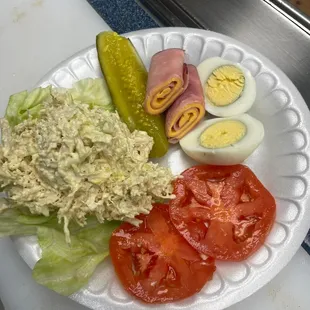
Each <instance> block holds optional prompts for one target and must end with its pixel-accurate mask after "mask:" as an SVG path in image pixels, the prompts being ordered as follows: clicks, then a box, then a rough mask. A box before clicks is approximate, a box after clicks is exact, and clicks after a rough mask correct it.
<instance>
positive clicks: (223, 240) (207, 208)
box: [170, 165, 276, 261]
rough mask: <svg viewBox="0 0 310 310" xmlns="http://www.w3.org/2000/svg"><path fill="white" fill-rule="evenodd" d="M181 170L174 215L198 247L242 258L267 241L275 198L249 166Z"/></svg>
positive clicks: (218, 256) (225, 256)
mask: <svg viewBox="0 0 310 310" xmlns="http://www.w3.org/2000/svg"><path fill="white" fill-rule="evenodd" d="M182 175H183V178H180V179H177V180H176V181H175V184H174V194H175V195H176V198H175V199H174V200H172V201H171V202H170V217H171V220H172V222H173V224H174V226H175V227H176V228H177V229H178V231H179V232H180V233H181V234H182V235H183V237H184V238H185V239H186V240H187V241H188V242H189V243H190V244H191V245H192V246H193V247H194V248H195V249H196V250H197V251H199V252H200V253H204V254H206V255H209V256H211V257H214V258H215V259H219V260H231V261H241V260H244V259H246V258H248V257H249V256H250V255H251V254H253V253H254V252H255V251H256V250H257V249H258V248H259V247H260V246H261V245H262V244H263V243H264V241H265V239H266V237H267V235H268V234H269V232H270V230H271V228H272V225H273V223H274V220H275V214H276V204H275V200H274V198H273V197H272V195H271V194H270V193H269V191H268V190H267V189H266V188H265V187H264V186H263V185H262V183H261V182H260V181H259V180H258V179H257V177H256V176H255V174H254V173H253V172H252V171H251V170H250V169H249V168H248V167H246V166H244V165H235V166H209V165H204V166H196V167H192V168H190V169H188V170H186V171H184V172H183V173H182Z"/></svg>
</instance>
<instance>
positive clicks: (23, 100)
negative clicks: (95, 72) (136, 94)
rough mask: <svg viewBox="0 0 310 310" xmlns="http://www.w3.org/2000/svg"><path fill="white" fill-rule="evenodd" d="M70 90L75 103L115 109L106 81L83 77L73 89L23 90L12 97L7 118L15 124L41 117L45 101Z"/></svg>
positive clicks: (109, 109)
mask: <svg viewBox="0 0 310 310" xmlns="http://www.w3.org/2000/svg"><path fill="white" fill-rule="evenodd" d="M64 91H66V92H68V93H69V94H70V95H71V96H72V99H73V101H74V102H75V103H77V104H79V103H84V104H88V105H89V106H90V107H91V108H93V107H95V106H97V107H102V108H103V109H105V110H108V111H114V105H113V103H112V99H111V96H110V93H109V89H108V87H107V85H106V82H105V80H104V79H102V78H96V79H91V78H87V79H83V80H80V81H78V82H76V83H74V84H73V87H72V88H71V89H67V90H66V89H64V88H60V89H58V88H54V89H53V90H52V87H51V86H48V87H46V88H41V87H39V88H36V89H34V90H32V91H31V92H28V91H26V90H25V91H22V92H20V93H17V94H14V95H12V96H11V97H10V99H9V103H8V106H7V109H6V112H5V118H6V119H7V120H8V122H9V124H10V125H11V126H15V125H17V124H19V123H21V122H22V121H24V120H26V119H28V118H29V117H31V118H37V117H39V114H40V111H41V109H42V104H43V102H45V101H47V100H53V98H55V97H57V94H58V93H59V95H60V96H63V92H64Z"/></svg>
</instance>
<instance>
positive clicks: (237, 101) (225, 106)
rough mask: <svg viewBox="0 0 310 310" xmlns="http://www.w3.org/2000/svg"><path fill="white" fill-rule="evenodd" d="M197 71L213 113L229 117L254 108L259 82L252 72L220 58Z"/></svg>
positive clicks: (207, 107)
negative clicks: (257, 83) (257, 82)
mask: <svg viewBox="0 0 310 310" xmlns="http://www.w3.org/2000/svg"><path fill="white" fill-rule="evenodd" d="M197 69H198V73H199V77H200V80H201V83H202V87H203V90H204V97H205V104H206V110H207V111H208V112H209V113H211V114H212V115H215V116H220V117H229V116H235V115H239V114H243V113H245V112H247V111H248V110H249V109H250V108H251V107H252V105H253V103H254V101H255V97H256V83H255V80H254V78H253V76H252V75H251V72H250V71H249V70H248V69H246V68H244V67H242V66H241V65H240V64H238V63H233V62H231V61H229V60H225V59H223V58H220V57H212V58H207V59H206V60H204V61H203V62H202V63H200V64H199V65H198V67H197Z"/></svg>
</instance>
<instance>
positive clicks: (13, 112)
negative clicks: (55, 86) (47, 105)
mask: <svg viewBox="0 0 310 310" xmlns="http://www.w3.org/2000/svg"><path fill="white" fill-rule="evenodd" d="M51 89H52V87H51V86H48V87H46V88H41V87H39V88H36V89H34V90H33V91H31V92H29V93H28V91H26V90H25V91H22V92H20V93H17V94H14V95H12V96H11V97H10V99H9V103H8V106H7V108H6V112H5V118H6V119H7V120H8V122H9V123H10V125H11V126H15V125H17V124H19V123H21V122H22V121H24V120H26V119H28V118H29V117H32V118H36V117H38V115H39V113H40V110H41V108H42V103H43V102H44V101H45V100H47V99H48V98H50V97H51Z"/></svg>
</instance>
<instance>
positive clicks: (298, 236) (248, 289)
mask: <svg viewBox="0 0 310 310" xmlns="http://www.w3.org/2000/svg"><path fill="white" fill-rule="evenodd" d="M170 33H171V34H172V33H175V34H179V33H181V34H182V35H200V36H203V37H205V38H206V37H213V38H215V39H219V40H222V41H223V42H224V43H228V44H229V45H232V46H235V47H241V49H243V50H245V51H246V53H250V54H252V55H254V56H255V58H254V59H255V60H256V61H258V62H259V63H260V64H261V65H262V68H268V71H270V68H271V69H272V70H271V71H273V72H276V76H277V77H279V80H281V84H282V85H283V86H284V87H283V89H284V90H286V91H287V90H289V93H291V94H292V96H293V97H294V101H298V102H299V103H298V110H299V112H300V113H301V114H302V115H301V117H302V121H303V123H304V124H305V125H306V126H305V127H306V128H307V129H306V136H307V138H309V128H310V113H309V109H308V107H307V105H306V103H305V101H304V99H303V98H302V96H301V94H300V93H299V91H298V90H297V88H296V87H295V85H294V84H293V83H292V81H291V80H290V79H289V78H288V77H287V76H286V75H285V73H283V72H282V71H281V70H280V69H279V68H278V67H277V66H276V65H275V64H274V63H273V62H271V61H270V60H269V59H268V58H266V57H265V56H263V55H262V54H260V53H259V52H257V51H255V50H254V49H253V48H251V47H249V46H247V45H246V44H244V43H242V42H240V41H238V40H235V39H233V38H231V37H228V36H226V35H223V34H219V33H216V32H213V31H209V30H202V29H195V28H185V27H167V28H153V29H144V30H139V31H133V32H130V33H126V34H124V36H126V37H131V38H135V37H139V36H140V37H141V36H148V35H149V36H151V35H154V34H159V35H167V34H170ZM95 48H96V46H95V44H94V45H92V46H90V47H87V48H85V49H82V50H81V51H79V52H77V53H75V54H74V55H72V56H71V57H69V58H67V59H66V60H64V61H62V62H61V63H59V64H58V65H56V66H55V68H53V69H52V70H50V71H49V72H48V73H47V74H46V75H45V76H44V77H43V78H42V79H40V80H39V82H38V83H36V85H35V86H36V87H37V86H40V85H41V84H42V83H44V82H46V81H47V80H49V79H50V78H51V76H53V75H54V74H55V73H56V72H57V71H58V70H60V69H61V68H64V67H67V65H68V64H69V63H70V62H71V61H72V60H74V59H75V58H77V57H79V56H81V55H85V54H86V53H88V52H90V51H92V50H93V49H95ZM261 70H262V69H261ZM308 144H309V143H308ZM306 150H308V151H309V145H307V148H306ZM307 179H308V180H309V179H310V174H309V169H308V171H307ZM309 202H310V197H309V195H306V197H304V200H303V201H302V204H307V203H308V204H309ZM301 212H302V213H303V217H302V218H300V219H299V220H298V221H299V223H298V227H296V228H295V236H294V237H291V239H292V240H289V249H288V250H287V251H286V254H285V255H284V254H283V255H282V257H281V258H282V259H281V260H280V261H278V262H277V264H276V265H273V268H272V269H271V270H269V269H270V268H267V269H268V272H266V271H265V270H264V271H263V272H262V273H261V274H256V277H257V279H255V280H254V281H253V282H252V283H251V284H250V285H244V287H242V290H240V287H239V288H238V287H237V288H236V289H234V290H232V291H231V292H229V293H228V294H226V295H225V296H224V300H220V301H217V303H216V304H213V302H212V301H211V304H212V309H218V310H220V309H223V308H226V307H228V306H231V305H233V304H235V303H237V302H239V301H241V300H243V299H245V298H246V297H248V296H250V295H251V294H253V293H254V292H256V291H257V290H258V289H260V288H261V287H262V286H264V285H266V284H267V283H268V282H269V281H270V280H271V279H273V278H274V277H275V276H276V275H277V274H278V273H279V272H280V271H281V270H282V269H283V268H284V267H285V266H286V265H287V264H288V262H289V261H290V260H291V258H292V257H293V255H294V254H295V253H296V252H297V250H298V248H299V247H300V244H301V242H302V240H303V238H304V236H305V235H306V233H307V231H308V228H309V227H308V225H307V222H310V209H309V210H308V211H307V210H301ZM296 230H297V231H296ZM14 239H15V238H13V240H14ZM18 251H19V249H18ZM19 252H20V251H19ZM20 255H21V256H22V257H23V259H24V260H25V261H26V262H27V257H25V253H21V252H20ZM26 256H27V255H26ZM27 263H28V262H27ZM198 294H199V293H198ZM71 297H74V296H71ZM73 299H74V300H77V299H76V298H73ZM78 302H80V303H82V304H84V305H87V304H85V303H83V302H81V300H78ZM204 302H205V301H202V300H199V301H198V303H197V304H196V306H197V307H191V306H187V307H186V309H198V308H201V307H199V306H202V304H203V303H204ZM143 305H144V304H143ZM169 305H170V306H171V305H173V304H168V308H170V307H169ZM157 308H162V306H160V307H157ZM208 309H209V307H208Z"/></svg>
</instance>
